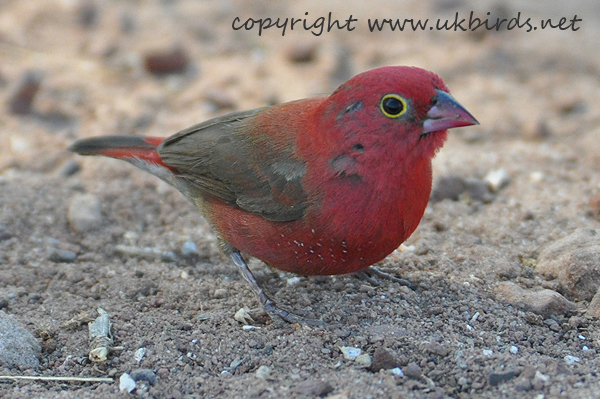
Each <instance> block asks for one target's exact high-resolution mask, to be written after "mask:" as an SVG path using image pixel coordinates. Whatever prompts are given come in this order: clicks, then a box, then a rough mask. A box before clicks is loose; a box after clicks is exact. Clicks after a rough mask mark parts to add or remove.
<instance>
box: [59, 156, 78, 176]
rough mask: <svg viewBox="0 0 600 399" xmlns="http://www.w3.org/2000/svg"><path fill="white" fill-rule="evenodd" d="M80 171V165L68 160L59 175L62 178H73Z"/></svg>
mask: <svg viewBox="0 0 600 399" xmlns="http://www.w3.org/2000/svg"><path fill="white" fill-rule="evenodd" d="M80 170H81V165H80V164H79V162H77V161H76V160H74V159H69V160H68V161H67V162H65V163H64V164H63V165H62V166H61V168H60V172H59V174H60V175H61V176H64V177H69V176H73V175H74V174H76V173H78V172H79V171H80Z"/></svg>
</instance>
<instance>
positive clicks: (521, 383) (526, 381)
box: [515, 375, 531, 392]
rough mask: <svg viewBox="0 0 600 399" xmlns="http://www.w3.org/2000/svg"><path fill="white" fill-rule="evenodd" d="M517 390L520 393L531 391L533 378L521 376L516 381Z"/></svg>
mask: <svg viewBox="0 0 600 399" xmlns="http://www.w3.org/2000/svg"><path fill="white" fill-rule="evenodd" d="M515 389H516V390H517V391H519V392H523V391H529V390H530V389H531V378H529V377H527V376H525V375H521V376H519V378H517V380H516V381H515Z"/></svg>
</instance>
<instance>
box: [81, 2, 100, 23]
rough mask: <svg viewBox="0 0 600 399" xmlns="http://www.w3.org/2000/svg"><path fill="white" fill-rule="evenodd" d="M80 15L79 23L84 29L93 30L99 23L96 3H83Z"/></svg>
mask: <svg viewBox="0 0 600 399" xmlns="http://www.w3.org/2000/svg"><path fill="white" fill-rule="evenodd" d="M78 14H79V15H78V19H79V23H80V24H81V26H83V27H84V28H91V27H92V26H94V25H95V24H96V22H97V21H98V7H97V5H96V3H95V2H94V1H91V0H85V1H82V2H81V4H80V6H79V10H78Z"/></svg>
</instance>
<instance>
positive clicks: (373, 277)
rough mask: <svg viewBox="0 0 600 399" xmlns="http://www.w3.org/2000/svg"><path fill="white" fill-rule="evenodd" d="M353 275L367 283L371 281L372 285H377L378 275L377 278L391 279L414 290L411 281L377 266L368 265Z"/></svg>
mask: <svg viewBox="0 0 600 399" xmlns="http://www.w3.org/2000/svg"><path fill="white" fill-rule="evenodd" d="M354 275H355V276H356V277H358V278H360V279H361V280H365V281H368V282H369V283H371V284H373V285H379V281H377V277H379V278H383V279H386V280H390V281H393V282H394V283H398V284H400V285H405V286H407V287H408V288H410V289H411V290H414V286H413V285H412V283H411V282H410V281H408V280H406V279H403V278H398V277H396V276H393V275H391V274H389V273H386V272H383V271H381V270H379V269H378V268H376V267H375V266H369V267H367V268H366V269H364V270H360V271H358V272H356V273H354Z"/></svg>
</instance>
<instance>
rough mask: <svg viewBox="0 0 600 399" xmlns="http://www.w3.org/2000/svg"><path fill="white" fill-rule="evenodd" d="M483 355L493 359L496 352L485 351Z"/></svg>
mask: <svg viewBox="0 0 600 399" xmlns="http://www.w3.org/2000/svg"><path fill="white" fill-rule="evenodd" d="M481 353H483V356H487V357H491V356H492V355H493V354H494V351H493V350H491V349H484V350H483V351H481Z"/></svg>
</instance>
